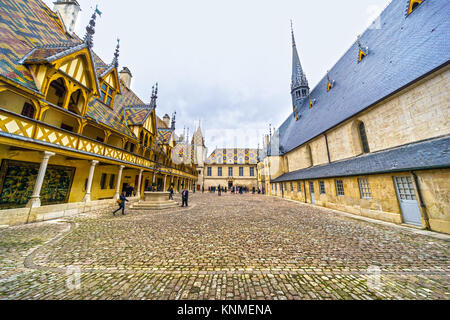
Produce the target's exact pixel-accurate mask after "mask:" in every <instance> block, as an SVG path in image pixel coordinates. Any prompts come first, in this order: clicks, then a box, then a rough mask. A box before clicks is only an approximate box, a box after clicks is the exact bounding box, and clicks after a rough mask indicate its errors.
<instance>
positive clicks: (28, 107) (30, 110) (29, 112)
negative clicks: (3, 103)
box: [22, 102, 35, 119]
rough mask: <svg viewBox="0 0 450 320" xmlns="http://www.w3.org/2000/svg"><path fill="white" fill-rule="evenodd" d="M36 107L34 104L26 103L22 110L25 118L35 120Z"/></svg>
mask: <svg viewBox="0 0 450 320" xmlns="http://www.w3.org/2000/svg"><path fill="white" fill-rule="evenodd" d="M34 112H35V110H34V107H33V105H32V104H30V103H27V102H25V104H24V105H23V109H22V115H23V116H24V117H27V118H30V119H33V118H34Z"/></svg>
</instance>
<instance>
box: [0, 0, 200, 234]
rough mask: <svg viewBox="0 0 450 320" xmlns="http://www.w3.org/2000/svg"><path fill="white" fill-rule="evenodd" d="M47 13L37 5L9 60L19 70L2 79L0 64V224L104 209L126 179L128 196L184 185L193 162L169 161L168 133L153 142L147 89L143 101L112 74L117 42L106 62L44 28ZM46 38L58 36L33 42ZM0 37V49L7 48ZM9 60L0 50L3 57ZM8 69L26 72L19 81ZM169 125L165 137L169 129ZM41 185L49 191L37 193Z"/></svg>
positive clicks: (190, 181)
mask: <svg viewBox="0 0 450 320" xmlns="http://www.w3.org/2000/svg"><path fill="white" fill-rule="evenodd" d="M21 6H22V7H26V6H30V8H33V10H43V9H42V8H43V6H42V5H40V1H38V0H33V1H30V2H22V1H21ZM8 8H9V7H6V6H5V7H4V6H2V7H1V10H8ZM24 12H26V11H24ZM49 12H50V11H45V12H41V14H42V17H43V19H44V20H45V19H46V21H47V23H48V25H45V26H43V27H42V28H46V29H45V30H43V31H42V32H41V31H40V30H38V31H36V30H37V29H34V31H33V32H36V34H35V37H36V39H33V36H31V35H30V37H29V38H27V39H26V40H24V42H23V43H26V45H27V48H28V49H27V51H24V52H22V53H20V54H22V56H21V58H22V60H21V61H19V62H17V61H15V62H14V63H15V65H14V66H15V68H17V69H20V70H22V71H21V73H8V76H4V74H6V73H3V71H4V70H0V71H1V72H2V75H1V76H0V163H1V168H2V172H1V173H0V225H15V224H22V223H29V222H35V221H43V220H48V219H54V218H58V217H64V216H68V215H74V214H79V213H81V212H85V211H89V210H92V209H96V208H102V207H108V206H111V205H114V204H115V200H116V199H117V198H118V196H119V194H120V193H121V192H122V190H124V189H125V187H126V186H132V187H133V188H134V193H133V195H132V197H131V199H130V200H131V201H138V200H139V199H140V198H141V197H142V196H143V192H144V191H146V190H147V189H148V188H150V187H151V186H152V185H153V186H158V188H161V189H164V190H167V189H168V188H169V186H171V185H173V186H174V189H175V190H176V191H180V190H181V188H182V186H186V187H188V188H192V187H193V185H194V183H195V181H196V180H197V171H196V167H195V164H192V163H190V162H189V163H180V162H176V163H175V162H174V161H173V154H172V153H173V152H172V151H173V148H174V147H175V145H176V143H175V142H174V139H171V140H170V142H169V143H168V144H162V143H159V142H158V134H159V132H158V128H157V122H158V121H160V119H159V118H158V116H157V115H156V107H157V106H156V99H157V87H156V90H155V89H154V91H153V93H152V101H151V102H150V103H149V104H145V103H144V102H142V100H140V99H139V98H138V97H137V95H136V94H135V93H134V92H133V91H132V90H131V88H129V86H130V82H129V81H128V82H124V80H122V79H121V77H120V74H119V72H118V61H117V58H118V50H119V46H117V49H116V54H115V60H113V63H111V64H106V63H104V62H103V61H102V60H101V59H100V58H99V57H97V56H96V55H95V53H94V51H93V50H92V47H91V46H90V45H89V43H88V42H86V41H84V42H77V41H78V40H77V41H74V40H71V39H72V38H71V37H70V36H68V35H67V34H66V33H64V30H63V29H60V28H54V26H56V24H55V22H56V23H58V25H60V24H59V18H58V16H57V15H52V14H51V13H49ZM3 13H4V12H3V11H2V14H3ZM55 19H56V20H55ZM94 20H95V19H94ZM91 22H92V21H91ZM10 23H11V24H13V23H15V22H14V20H11V22H10ZM32 23H34V21H33V20H32V19H30V24H32ZM7 26H8V24H5V27H7ZM11 30H15V29H14V28H12V29H11ZM12 32H14V31H12ZM39 32H41V33H39ZM48 35H51V36H52V37H54V38H55V39H59V40H60V41H66V43H65V44H63V45H55V44H54V43H55V42H54V41H53V42H51V44H50V45H47V44H43V45H41V43H40V41H44V40H45V39H43V38H44V37H45V36H48ZM5 39H6V38H1V40H2V41H6V43H4V42H2V43H0V44H1V45H2V46H5V45H6V46H8V45H9V43H8V42H7V41H9V40H5ZM8 39H10V38H8ZM67 39H69V40H67ZM34 40H36V41H34ZM50 40H52V39H50ZM53 40H54V39H53ZM67 41H69V42H67ZM70 41H74V42H73V43H72V42H70ZM36 43H38V44H40V45H36ZM13 48H14V46H13ZM25 53H26V54H25ZM17 54H19V53H17ZM9 58H10V57H9V56H5V55H0V59H2V60H6V61H7V62H8V59H9ZM2 62H3V61H2ZM10 65H13V63H10ZM14 75H26V76H28V78H26V81H22V79H20V80H21V81H22V82H20V81H18V80H16V79H13V76H14ZM124 79H125V78H124ZM125 80H126V79H125ZM128 80H130V79H128ZM27 81H28V82H27ZM33 87H34V88H33ZM123 115H125V116H123ZM96 117H97V118H96ZM169 131H170V132H169V135H174V134H175V132H174V128H172V129H170V130H169ZM11 168H12V169H11ZM20 168H24V169H23V170H22V171H20V170H21V169H20ZM52 170H53V171H52ZM50 171H51V172H53V173H49V172H50ZM26 172H28V173H29V176H30V177H32V179H33V181H29V180H28V177H27V176H26V175H27V174H26ZM51 174H52V175H53V176H51ZM50 176H51V177H52V179H53V180H52V181H48V179H49V177H50ZM58 179H60V180H58ZM64 179H65V180H64ZM63 180H64V183H63V182H62V181H63ZM69 180H70V181H69ZM58 181H61V183H58ZM12 183H15V185H14V184H12ZM49 183H51V188H52V189H51V190H50V189H49V190H46V189H45V188H46V185H48V186H50V184H49ZM49 188H50V187H49ZM27 192H28V193H27ZM16 193H17V195H20V197H22V198H21V199H20V200H21V201H22V200H23V201H22V202H19V201H18V202H17V203H16V202H9V201H15V200H17V199H15V194H16ZM50 193H53V194H54V195H57V196H55V197H54V198H52V195H51V194H50ZM45 194H47V195H49V194H50V195H49V198H48V199H50V200H45V199H44V198H43V195H45ZM45 201H48V203H46V202H45ZM41 202H42V203H41Z"/></svg>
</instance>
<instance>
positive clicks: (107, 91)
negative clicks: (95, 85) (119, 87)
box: [100, 82, 114, 107]
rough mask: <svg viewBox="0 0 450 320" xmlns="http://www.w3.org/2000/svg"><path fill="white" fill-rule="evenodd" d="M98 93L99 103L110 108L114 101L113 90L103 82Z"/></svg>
mask: <svg viewBox="0 0 450 320" xmlns="http://www.w3.org/2000/svg"><path fill="white" fill-rule="evenodd" d="M100 92H101V93H100V98H101V101H102V102H103V103H104V104H106V105H107V106H108V107H112V102H113V99H114V89H113V88H112V87H111V86H110V85H108V84H107V83H106V82H103V83H102V85H101V87H100Z"/></svg>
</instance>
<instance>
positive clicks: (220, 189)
mask: <svg viewBox="0 0 450 320" xmlns="http://www.w3.org/2000/svg"><path fill="white" fill-rule="evenodd" d="M218 190H219V192H218V194H219V197H220V196H221V195H222V188H221V187H220V185H219V189H218Z"/></svg>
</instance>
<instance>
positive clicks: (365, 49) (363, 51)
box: [356, 35, 369, 62]
mask: <svg viewBox="0 0 450 320" xmlns="http://www.w3.org/2000/svg"><path fill="white" fill-rule="evenodd" d="M356 43H357V44H358V48H359V53H358V62H360V61H361V60H362V59H364V58H365V57H366V56H367V55H368V54H369V47H363V45H362V44H361V35H358V37H357V40H356Z"/></svg>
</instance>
